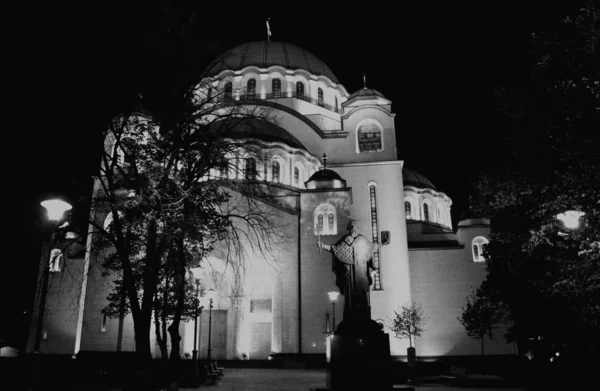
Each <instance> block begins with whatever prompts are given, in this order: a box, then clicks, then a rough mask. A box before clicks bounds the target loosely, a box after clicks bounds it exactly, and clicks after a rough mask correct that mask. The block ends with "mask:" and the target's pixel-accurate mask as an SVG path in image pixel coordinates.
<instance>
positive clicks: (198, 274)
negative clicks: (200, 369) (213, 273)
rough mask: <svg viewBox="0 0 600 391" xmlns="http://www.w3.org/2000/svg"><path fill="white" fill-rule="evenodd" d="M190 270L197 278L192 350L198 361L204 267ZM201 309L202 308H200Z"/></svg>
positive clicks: (193, 357) (194, 357) (195, 359)
mask: <svg viewBox="0 0 600 391" xmlns="http://www.w3.org/2000/svg"><path fill="white" fill-rule="evenodd" d="M190 271H191V272H192V275H193V276H194V280H196V303H195V306H196V308H195V310H194V349H193V350H192V359H193V360H194V363H196V361H197V359H198V309H199V307H200V303H199V300H198V296H199V294H200V276H201V275H202V268H201V267H193V268H191V269H190ZM200 310H202V309H201V308H200Z"/></svg>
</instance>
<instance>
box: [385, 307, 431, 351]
mask: <svg viewBox="0 0 600 391" xmlns="http://www.w3.org/2000/svg"><path fill="white" fill-rule="evenodd" d="M394 314H395V316H394V319H392V321H391V323H390V329H391V330H392V331H393V332H394V333H395V334H396V338H400V339H404V338H408V343H409V344H410V347H411V348H412V340H413V338H414V337H420V336H421V334H423V332H424V331H425V328H424V327H425V322H427V319H428V318H427V317H426V316H425V313H424V311H423V307H422V306H421V305H420V304H417V303H415V302H411V303H410V304H405V305H403V306H402V307H400V312H398V311H394Z"/></svg>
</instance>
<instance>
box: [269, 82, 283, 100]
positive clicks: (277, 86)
mask: <svg viewBox="0 0 600 391" xmlns="http://www.w3.org/2000/svg"><path fill="white" fill-rule="evenodd" d="M271 90H272V93H273V98H281V80H279V79H273V81H272V82H271Z"/></svg>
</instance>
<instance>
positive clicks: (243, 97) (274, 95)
mask: <svg viewBox="0 0 600 391" xmlns="http://www.w3.org/2000/svg"><path fill="white" fill-rule="evenodd" d="M281 98H295V99H300V100H303V101H305V102H308V103H312V104H313V105H317V106H320V107H323V108H324V109H327V110H329V111H333V112H334V113H338V114H342V113H343V111H342V108H341V107H336V106H332V105H330V104H327V103H325V102H323V101H320V100H318V99H313V98H311V97H310V96H308V95H305V94H298V93H296V92H292V91H284V92H269V93H266V94H256V93H247V92H246V91H243V92H242V93H241V94H240V95H239V96H238V97H237V99H236V97H234V96H233V95H231V96H229V95H224V96H223V101H225V102H232V101H234V100H238V101H252V100H271V99H281Z"/></svg>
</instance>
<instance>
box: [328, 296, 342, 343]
mask: <svg viewBox="0 0 600 391" xmlns="http://www.w3.org/2000/svg"><path fill="white" fill-rule="evenodd" d="M327 294H328V295H329V301H331V314H332V325H331V334H334V333H335V302H336V301H337V299H338V296H339V295H340V292H336V291H331V292H328V293H327Z"/></svg>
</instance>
